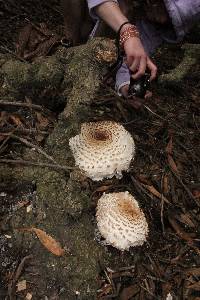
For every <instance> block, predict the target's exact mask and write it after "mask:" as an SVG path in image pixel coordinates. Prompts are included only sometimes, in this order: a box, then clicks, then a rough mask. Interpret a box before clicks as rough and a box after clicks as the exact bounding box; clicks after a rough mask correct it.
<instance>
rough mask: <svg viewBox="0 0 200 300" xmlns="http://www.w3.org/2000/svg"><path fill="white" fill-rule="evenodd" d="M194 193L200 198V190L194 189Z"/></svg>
mask: <svg viewBox="0 0 200 300" xmlns="http://www.w3.org/2000/svg"><path fill="white" fill-rule="evenodd" d="M192 194H193V196H194V197H195V198H200V190H194V191H193V192H192Z"/></svg>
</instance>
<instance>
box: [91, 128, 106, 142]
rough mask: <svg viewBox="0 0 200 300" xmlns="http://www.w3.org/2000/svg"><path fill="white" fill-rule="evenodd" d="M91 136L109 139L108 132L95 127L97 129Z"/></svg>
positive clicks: (99, 139) (104, 139)
mask: <svg viewBox="0 0 200 300" xmlns="http://www.w3.org/2000/svg"><path fill="white" fill-rule="evenodd" d="M93 137H94V139H95V140H97V141H106V140H107V139H109V134H108V132H107V131H105V130H98V129H97V130H95V131H94V133H93Z"/></svg>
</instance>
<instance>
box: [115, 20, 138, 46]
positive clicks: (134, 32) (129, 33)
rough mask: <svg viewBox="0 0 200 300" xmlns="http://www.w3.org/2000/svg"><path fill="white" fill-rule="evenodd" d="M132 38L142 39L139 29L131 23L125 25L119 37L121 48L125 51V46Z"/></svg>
mask: <svg viewBox="0 0 200 300" xmlns="http://www.w3.org/2000/svg"><path fill="white" fill-rule="evenodd" d="M131 38H140V34H139V31H138V29H137V27H136V26H135V25H133V24H131V23H130V24H128V23H127V24H124V26H123V27H122V29H121V30H120V32H119V36H118V39H119V46H120V47H121V48H122V49H123V48H124V44H125V43H126V42H127V41H128V40H129V39H131Z"/></svg>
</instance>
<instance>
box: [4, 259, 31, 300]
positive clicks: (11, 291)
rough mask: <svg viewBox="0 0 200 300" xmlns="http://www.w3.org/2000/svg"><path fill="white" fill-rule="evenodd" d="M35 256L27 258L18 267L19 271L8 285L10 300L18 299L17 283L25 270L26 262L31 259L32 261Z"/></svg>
mask: <svg viewBox="0 0 200 300" xmlns="http://www.w3.org/2000/svg"><path fill="white" fill-rule="evenodd" d="M32 258H33V255H28V256H25V257H24V258H23V259H22V261H21V262H20V264H19V266H18V267H17V270H16V272H15V274H14V276H13V279H12V280H11V282H10V283H9V284H8V296H9V298H10V300H15V299H16V294H15V289H16V283H17V281H18V279H19V277H20V275H21V273H22V271H23V269H24V265H25V262H26V261H27V260H29V259H32Z"/></svg>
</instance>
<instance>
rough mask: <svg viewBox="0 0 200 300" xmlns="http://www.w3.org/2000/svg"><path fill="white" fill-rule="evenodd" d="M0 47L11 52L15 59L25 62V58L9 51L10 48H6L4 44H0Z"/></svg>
mask: <svg viewBox="0 0 200 300" xmlns="http://www.w3.org/2000/svg"><path fill="white" fill-rule="evenodd" d="M0 48H1V49H2V50H5V51H7V52H8V53H10V54H12V55H13V56H14V57H16V58H17V59H19V60H21V61H22V62H27V61H26V60H25V59H23V58H22V57H20V56H18V55H17V54H16V53H14V52H13V51H11V50H10V49H8V48H7V47H6V46H0Z"/></svg>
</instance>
